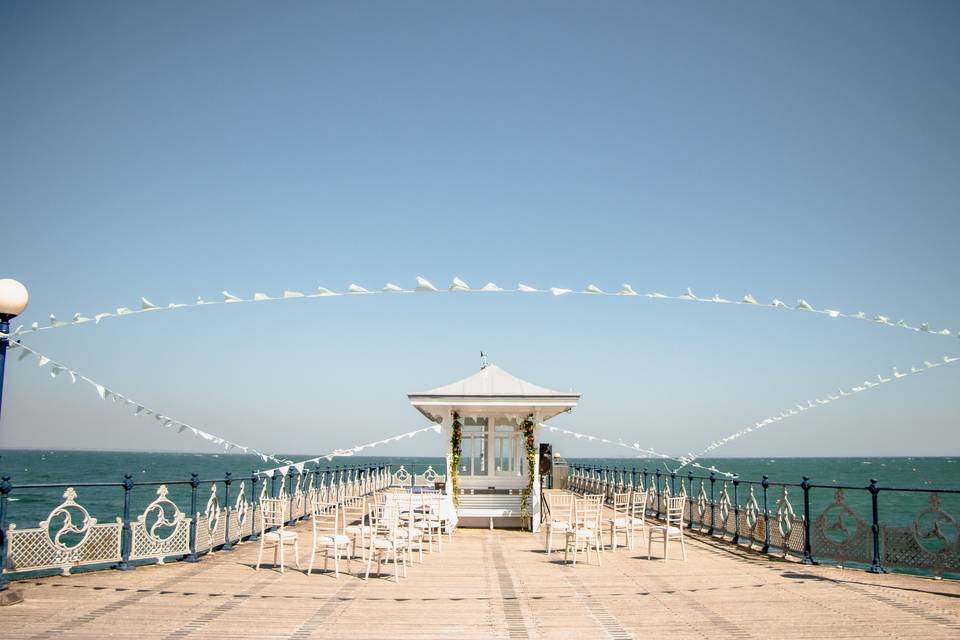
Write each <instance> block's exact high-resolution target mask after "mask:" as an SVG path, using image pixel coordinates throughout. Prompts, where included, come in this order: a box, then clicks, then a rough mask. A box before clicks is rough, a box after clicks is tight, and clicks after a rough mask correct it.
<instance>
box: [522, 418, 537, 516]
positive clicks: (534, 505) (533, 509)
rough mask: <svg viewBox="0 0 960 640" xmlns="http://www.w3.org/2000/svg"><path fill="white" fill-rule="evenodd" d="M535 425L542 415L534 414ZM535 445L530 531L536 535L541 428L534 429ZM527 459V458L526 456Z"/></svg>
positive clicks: (535, 427)
mask: <svg viewBox="0 0 960 640" xmlns="http://www.w3.org/2000/svg"><path fill="white" fill-rule="evenodd" d="M533 421H534V424H535V425H536V424H539V423H540V414H538V413H535V414H533ZM533 443H534V447H536V448H537V454H536V455H535V456H534V458H533V471H534V473H533V491H531V492H530V513H531V514H532V516H531V518H532V520H531V522H530V529H531V530H532V531H533V532H534V533H536V532H537V531H539V530H540V455H539V453H540V452H539V446H540V427H537V426H534V427H533ZM523 444H524V451H526V443H523ZM524 458H526V456H524Z"/></svg>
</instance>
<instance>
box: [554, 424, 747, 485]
mask: <svg viewBox="0 0 960 640" xmlns="http://www.w3.org/2000/svg"><path fill="white" fill-rule="evenodd" d="M539 425H540V426H541V427H542V428H544V429H546V430H547V431H550V432H551V433H562V434H563V435H567V436H573V437H574V438H576V439H577V440H588V441H590V442H602V443H603V444H609V445H613V446H615V447H621V448H623V449H629V450H630V451H633V452H634V453H637V454H639V455H638V457H651V458H659V459H660V460H663V461H664V467H665V468H667V469H668V470H669V468H668V467H666V461H667V460H672V461H674V462H683V461H684V459H682V458H674V457H673V456H668V455H667V454H665V453H659V452H657V451H654V450H653V449H648V448H644V447H641V446H640V443H639V442H634V443H632V444H630V443H628V442H624V441H623V440H610V439H609V438H601V437H600V436H591V435H588V434H586V433H579V432H577V431H570V430H569V429H564V428H562V427H555V426H553V425H550V424H544V423H542V422H541V423H539ZM686 464H689V465H690V466H692V467H696V468H698V469H703V470H704V471H712V472H714V473H717V474H720V475H723V476H726V477H728V478H732V477H734V475H736V474H734V473H730V472H728V471H721V470H719V469H717V468H716V467H712V466H711V467H704V466H701V465H700V464H699V463H697V462H694V461H692V460H690V461H688V462H686Z"/></svg>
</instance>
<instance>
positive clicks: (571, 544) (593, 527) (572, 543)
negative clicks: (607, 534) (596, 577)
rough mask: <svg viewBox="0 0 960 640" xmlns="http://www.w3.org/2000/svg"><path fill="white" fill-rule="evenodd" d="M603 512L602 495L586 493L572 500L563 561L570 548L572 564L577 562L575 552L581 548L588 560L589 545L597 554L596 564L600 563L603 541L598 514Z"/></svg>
mask: <svg viewBox="0 0 960 640" xmlns="http://www.w3.org/2000/svg"><path fill="white" fill-rule="evenodd" d="M602 512H603V496H602V495H586V496H583V497H582V498H578V499H576V500H574V502H573V526H572V527H571V528H570V529H569V530H568V531H567V535H566V547H565V549H564V552H563V561H564V562H566V561H567V558H568V554H569V552H570V550H571V549H572V550H573V564H574V565H576V564H577V553H578V552H579V551H580V550H581V548H582V549H583V552H584V554H586V558H587V562H589V561H590V547H593V549H594V551H595V552H596V554H597V564H598V565H602V564H603V560H602V559H601V558H600V552H601V551H602V550H603V542H602V541H601V538H600V515H601V513H602Z"/></svg>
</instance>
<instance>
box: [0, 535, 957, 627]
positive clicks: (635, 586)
mask: <svg viewBox="0 0 960 640" xmlns="http://www.w3.org/2000/svg"><path fill="white" fill-rule="evenodd" d="M297 529H299V531H300V532H301V535H302V536H305V537H307V538H308V537H309V528H308V527H305V526H300V527H297ZM542 540H543V538H542V537H541V536H534V535H532V534H530V533H524V532H519V531H488V530H460V531H458V532H457V534H456V535H455V537H454V541H453V543H452V544H450V545H444V551H443V553H439V554H438V553H435V554H433V555H428V556H427V557H426V558H425V561H424V564H423V565H417V564H415V565H414V566H413V567H412V568H411V569H410V570H409V577H408V578H407V579H406V580H402V581H401V582H400V584H399V585H397V584H395V583H393V582H392V581H388V580H387V579H385V578H381V579H374V578H373V577H371V579H370V582H368V583H364V582H363V580H362V579H359V578H356V577H351V576H341V577H340V579H339V580H334V579H333V577H332V576H328V575H312V576H306V575H304V574H303V573H302V572H298V571H295V570H293V571H291V570H288V571H287V572H286V573H285V574H284V575H281V574H280V573H279V572H277V571H274V570H271V569H270V568H269V565H268V567H267V568H261V569H260V571H254V569H253V565H254V562H255V560H256V553H257V544H256V543H246V544H242V545H240V546H238V547H237V548H236V549H235V550H233V551H220V552H217V553H216V554H214V555H212V556H208V557H206V558H204V559H203V560H202V561H201V562H199V563H196V564H187V563H174V564H168V565H165V566H144V567H138V568H137V569H135V570H133V571H127V572H121V571H100V572H94V573H86V574H78V575H75V576H70V577H59V576H58V577H50V578H42V579H34V580H27V581H21V582H18V583H17V586H18V588H20V589H22V590H23V592H24V595H25V602H23V603H21V604H18V605H14V606H11V607H5V608H2V609H0V636H2V637H4V638H10V639H12V638H51V637H64V638H103V637H113V638H145V637H148V638H151V639H152V638H158V639H159V638H216V639H217V640H228V639H233V638H295V639H300V638H312V637H317V638H319V637H323V638H351V639H353V640H356V639H358V638H416V639H418V640H424V639H426V638H643V637H649V638H658V637H663V638H711V637H735V638H791V639H796V638H823V637H834V638H866V637H871V638H873V637H886V638H898V637H924V638H940V637H942V638H957V637H958V636H960V584H958V583H956V582H951V581H939V580H931V579H924V578H915V577H911V576H905V575H871V574H868V573H865V572H862V571H855V570H840V569H837V568H835V567H808V566H803V565H801V564H797V563H795V562H789V561H779V560H775V559H771V558H767V557H763V556H760V555H757V554H753V553H749V552H746V551H742V550H737V549H734V548H732V547H731V546H730V545H728V544H725V543H720V542H714V541H709V540H704V539H699V540H698V539H696V538H689V539H688V548H687V552H688V553H687V555H688V559H687V561H686V562H682V561H679V560H677V561H674V560H671V561H670V562H668V563H664V562H663V561H660V560H656V559H655V560H653V561H648V560H646V558H645V555H643V554H641V553H640V549H638V550H636V551H634V552H629V551H627V550H625V549H622V548H621V549H619V550H618V551H617V552H616V553H611V552H609V551H608V552H606V553H605V554H604V560H603V566H602V567H598V566H596V565H586V564H580V563H578V565H577V566H576V567H572V566H564V565H562V564H560V561H561V559H562V553H561V554H559V555H556V554H555V555H551V556H550V557H547V556H546V555H545V554H544V553H543V551H542ZM304 544H305V545H306V540H304ZM641 546H642V545H641ZM265 555H266V554H265ZM359 567H360V563H359V562H357V561H355V562H354V564H353V570H354V573H356V572H358V571H359Z"/></svg>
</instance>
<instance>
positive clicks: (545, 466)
mask: <svg viewBox="0 0 960 640" xmlns="http://www.w3.org/2000/svg"><path fill="white" fill-rule="evenodd" d="M552 470H553V445H552V444H550V443H548V442H541V443H540V475H541V476H546V475H550V472H551V471H552Z"/></svg>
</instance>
